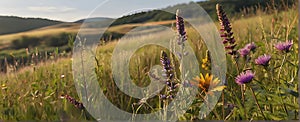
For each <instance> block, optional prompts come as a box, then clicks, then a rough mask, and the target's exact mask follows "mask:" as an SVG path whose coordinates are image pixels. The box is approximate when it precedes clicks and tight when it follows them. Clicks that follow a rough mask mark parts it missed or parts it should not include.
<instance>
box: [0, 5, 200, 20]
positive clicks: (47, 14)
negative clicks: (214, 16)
mask: <svg viewBox="0 0 300 122" xmlns="http://www.w3.org/2000/svg"><path fill="white" fill-rule="evenodd" d="M184 1H186V2H188V1H201V0H0V15H9V16H10V15H13V16H21V17H40V18H49V19H54V20H61V21H69V22H72V21H76V20H79V19H82V18H86V17H87V16H88V15H89V14H90V13H91V12H92V11H93V10H94V9H95V8H96V7H97V6H99V7H101V12H99V11H95V13H94V14H93V16H98V17H112V18H117V17H120V16H122V15H126V14H128V13H132V12H134V11H137V10H147V9H154V8H165V7H167V6H169V5H175V4H177V3H183V2H184Z"/></svg>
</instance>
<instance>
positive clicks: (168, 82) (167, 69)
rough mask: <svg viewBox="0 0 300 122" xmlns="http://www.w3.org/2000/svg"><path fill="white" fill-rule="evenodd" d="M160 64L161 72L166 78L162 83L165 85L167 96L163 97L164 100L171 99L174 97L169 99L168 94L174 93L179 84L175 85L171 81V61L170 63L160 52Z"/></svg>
mask: <svg viewBox="0 0 300 122" xmlns="http://www.w3.org/2000/svg"><path fill="white" fill-rule="evenodd" d="M160 62H161V64H162V65H163V71H164V74H163V76H164V77H166V78H167V79H166V80H165V81H164V82H165V84H166V85H167V89H168V92H169V94H167V95H165V96H166V98H173V97H174V96H172V97H170V95H172V94H171V93H170V92H172V91H174V90H175V89H176V88H177V87H178V85H179V84H177V83H175V82H174V81H173V78H174V73H173V68H172V66H171V61H170V59H169V57H168V55H167V53H165V52H164V51H162V52H161V58H160ZM161 96H162V95H161ZM163 98H164V97H163Z"/></svg>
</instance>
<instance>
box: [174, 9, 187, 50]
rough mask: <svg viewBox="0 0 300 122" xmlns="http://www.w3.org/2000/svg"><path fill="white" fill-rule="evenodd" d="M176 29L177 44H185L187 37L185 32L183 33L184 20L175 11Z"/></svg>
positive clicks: (178, 12)
mask: <svg viewBox="0 0 300 122" xmlns="http://www.w3.org/2000/svg"><path fill="white" fill-rule="evenodd" d="M176 28H177V32H178V34H179V40H178V44H179V45H181V44H182V43H183V42H185V41H186V40H187V37H186V31H185V27H184V20H183V18H182V17H181V16H180V11H179V10H177V11H176Z"/></svg>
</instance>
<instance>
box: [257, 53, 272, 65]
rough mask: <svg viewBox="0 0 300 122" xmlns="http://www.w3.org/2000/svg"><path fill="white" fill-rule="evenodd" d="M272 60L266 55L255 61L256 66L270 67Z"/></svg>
mask: <svg viewBox="0 0 300 122" xmlns="http://www.w3.org/2000/svg"><path fill="white" fill-rule="evenodd" d="M270 60H271V56H270V55H266V54H264V55H262V56H259V57H258V58H257V59H255V64H257V65H262V66H268V65H269V61H270Z"/></svg>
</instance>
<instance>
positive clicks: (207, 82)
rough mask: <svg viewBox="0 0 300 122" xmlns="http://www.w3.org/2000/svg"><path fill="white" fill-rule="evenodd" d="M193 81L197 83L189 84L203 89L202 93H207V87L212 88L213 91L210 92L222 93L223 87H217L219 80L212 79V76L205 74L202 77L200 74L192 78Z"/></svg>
mask: <svg viewBox="0 0 300 122" xmlns="http://www.w3.org/2000/svg"><path fill="white" fill-rule="evenodd" d="M194 80H196V81H197V83H195V82H191V84H193V85H196V86H197V87H199V88H201V89H203V91H205V92H208V89H209V87H212V88H213V89H212V90H211V91H222V90H223V89H224V88H225V86H223V85H222V86H217V85H219V84H220V80H219V79H218V78H215V79H213V75H210V74H206V75H205V76H203V74H202V73H200V77H199V76H197V77H196V78H194Z"/></svg>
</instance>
